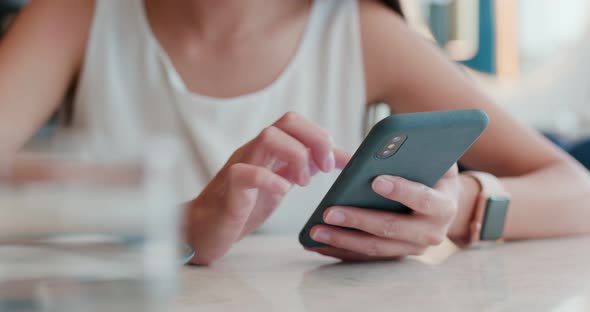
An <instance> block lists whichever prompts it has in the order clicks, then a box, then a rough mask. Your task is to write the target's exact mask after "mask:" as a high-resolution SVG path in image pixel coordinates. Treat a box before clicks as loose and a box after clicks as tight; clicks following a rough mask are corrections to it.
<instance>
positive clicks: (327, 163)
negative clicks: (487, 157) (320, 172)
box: [323, 151, 336, 172]
mask: <svg viewBox="0 0 590 312" xmlns="http://www.w3.org/2000/svg"><path fill="white" fill-rule="evenodd" d="M323 167H324V170H325V171H326V172H329V171H332V170H334V168H335V167H336V157H334V152H333V151H330V154H328V158H326V160H324V166H323Z"/></svg>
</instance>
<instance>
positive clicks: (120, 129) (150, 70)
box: [73, 0, 366, 232]
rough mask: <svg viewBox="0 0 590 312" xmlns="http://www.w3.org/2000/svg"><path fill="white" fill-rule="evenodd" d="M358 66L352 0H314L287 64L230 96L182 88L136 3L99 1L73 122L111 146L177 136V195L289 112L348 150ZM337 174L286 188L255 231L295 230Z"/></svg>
mask: <svg viewBox="0 0 590 312" xmlns="http://www.w3.org/2000/svg"><path fill="white" fill-rule="evenodd" d="M363 73H364V71H363V63H362V51H361V41H360V29H359V17H358V4H357V2H356V0H315V1H314V3H313V7H312V10H311V13H310V16H309V18H308V21H307V26H306V30H305V32H304V35H303V37H302V40H301V42H300V44H299V47H298V50H297V52H296V54H295V56H294V57H293V58H292V60H291V61H290V64H289V65H288V66H287V68H286V69H285V70H284V71H283V72H282V73H281V74H280V76H279V77H278V78H277V79H276V80H275V81H274V82H273V83H271V84H270V85H269V86H267V87H265V88H263V89H262V90H259V91H256V92H253V93H250V94H246V95H243V96H238V97H234V98H213V97H209V96H203V95H199V94H195V93H193V92H191V91H189V90H188V89H187V88H186V86H185V85H184V83H183V81H182V79H181V77H180V75H179V74H178V72H177V71H176V70H175V68H174V66H173V65H172V62H171V61H170V59H169V58H168V56H167V54H166V52H165V51H164V50H163V49H162V47H161V46H160V45H159V43H158V41H157V40H156V38H155V37H154V34H153V33H152V32H151V29H150V27H149V23H148V21H147V18H146V14H145V10H144V5H143V0H125V1H121V0H97V1H96V9H95V14H94V19H93V22H92V27H91V33H90V38H89V42H88V46H87V51H86V56H85V62H84V65H83V69H82V72H81V77H80V81H79V85H78V90H77V94H76V97H75V101H74V114H73V125H74V127H80V128H82V129H83V130H84V131H86V132H88V133H89V134H90V135H91V136H92V137H93V138H94V139H98V140H101V141H103V142H108V145H109V146H110V148H122V147H125V146H129V145H132V144H134V143H135V142H139V141H140V140H142V139H145V138H149V137H151V136H153V135H159V134H166V135H170V136H173V137H176V138H178V139H179V140H180V141H181V142H182V144H184V145H185V146H184V147H185V148H184V152H183V153H182V154H183V155H179V157H180V159H181V166H180V167H181V170H179V172H178V173H177V176H178V179H179V182H180V184H181V185H182V187H181V189H180V198H179V202H184V201H186V200H190V199H193V198H195V197H196V196H197V195H198V194H199V192H200V191H201V190H202V189H203V188H204V186H205V185H206V184H207V183H208V181H210V180H211V178H212V177H213V176H214V175H215V173H216V172H217V171H218V170H219V169H220V168H221V167H222V166H223V164H224V163H225V162H226V160H227V159H228V158H229V156H230V155H231V154H232V153H233V152H234V151H235V150H236V149H237V148H238V147H240V146H241V145H243V144H244V143H246V142H248V141H249V140H251V139H252V138H254V137H255V136H256V135H257V134H258V133H259V132H260V131H261V130H262V129H264V128H265V127H267V126H269V125H270V124H272V123H273V122H274V121H276V120H277V119H278V118H280V117H281V116H282V115H283V114H284V113H286V112H288V111H295V112H298V113H301V114H302V115H304V116H306V117H308V118H310V119H311V120H313V121H315V122H316V123H318V124H319V125H321V126H322V127H324V128H326V129H327V130H328V131H329V132H330V133H331V134H332V136H333V138H334V141H335V142H336V144H337V145H338V146H339V147H341V148H343V149H344V150H346V151H348V152H353V151H354V150H355V149H356V147H357V146H358V144H359V143H360V141H361V139H362V136H363V126H364V117H365V107H366V103H365V102H366V97H365V81H364V76H363ZM245 79H246V78H245ZM131 125H136V126H131ZM336 175H337V172H335V173H333V174H328V175H326V174H322V173H320V174H318V175H317V176H316V177H314V178H313V179H312V183H311V184H310V185H309V186H307V187H305V188H299V187H296V188H294V189H293V190H292V191H291V192H290V193H289V194H288V195H287V197H286V198H285V200H284V201H283V202H282V204H281V206H280V207H279V208H278V209H277V211H276V212H275V214H274V215H273V216H272V217H271V218H270V219H269V220H268V221H267V222H266V223H265V225H264V226H263V227H262V229H261V231H274V232H294V231H297V230H299V229H300V228H301V227H302V226H303V224H304V222H305V221H306V219H307V218H308V217H309V215H310V214H311V212H312V211H313V210H314V209H315V207H316V206H317V204H318V203H319V201H320V200H321V198H322V196H323V195H324V194H325V192H326V191H327V190H328V188H329V187H330V185H331V183H332V181H333V180H334V178H335V176H336Z"/></svg>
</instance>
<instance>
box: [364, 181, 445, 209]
mask: <svg viewBox="0 0 590 312" xmlns="http://www.w3.org/2000/svg"><path fill="white" fill-rule="evenodd" d="M372 188H373V190H374V191H375V192H376V193H377V194H379V195H381V196H383V197H385V198H388V199H391V200H393V201H397V202H399V203H402V204H404V205H406V206H407V207H410V208H411V209H412V210H414V211H416V212H418V213H420V214H424V215H427V216H431V217H436V218H441V219H447V218H452V217H453V216H454V215H455V210H456V209H455V205H454V203H453V202H452V201H451V200H450V199H449V198H447V197H446V196H444V194H443V193H441V192H439V191H437V190H435V189H433V188H430V187H428V186H426V185H424V184H421V183H417V182H413V181H409V180H406V179H403V178H401V177H392V176H379V177H377V178H375V179H374V180H373V183H372Z"/></svg>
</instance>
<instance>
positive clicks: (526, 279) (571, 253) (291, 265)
mask: <svg viewBox="0 0 590 312" xmlns="http://www.w3.org/2000/svg"><path fill="white" fill-rule="evenodd" d="M174 305H175V307H174V309H173V310H172V311H355V312H359V311H361V312H366V311H590V237H578V238H567V239H556V240H544V241H529V242H511V243H506V244H502V245H493V246H487V247H485V248H478V249H470V250H459V249H458V248H456V247H455V246H454V245H452V243H451V242H446V243H445V244H443V245H442V246H440V247H437V248H436V249H435V250H432V251H430V252H428V253H427V254H426V255H424V256H422V257H417V258H416V257H413V258H406V259H403V260H400V261H393V262H380V263H364V264H346V263H340V262H339V261H337V260H335V259H331V258H327V257H323V256H320V255H317V254H314V253H311V252H307V251H305V250H303V248H302V247H301V246H300V245H299V244H298V242H297V237H296V236H295V235H293V236H268V235H266V236H265V235H254V236H250V237H248V238H246V239H244V240H243V241H241V242H239V243H238V244H237V245H236V246H235V247H234V248H233V249H232V250H231V252H230V253H229V254H228V255H227V256H226V257H225V258H224V259H222V260H221V261H220V262H218V263H215V264H214V265H212V266H210V267H197V266H186V267H184V268H182V270H181V272H180V289H179V293H178V295H177V297H176V300H175V303H174Z"/></svg>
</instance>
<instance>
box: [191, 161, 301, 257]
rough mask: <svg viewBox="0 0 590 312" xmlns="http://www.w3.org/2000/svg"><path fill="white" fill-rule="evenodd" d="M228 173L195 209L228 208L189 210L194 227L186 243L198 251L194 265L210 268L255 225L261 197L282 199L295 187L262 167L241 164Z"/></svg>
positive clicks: (221, 177) (215, 183)
mask: <svg viewBox="0 0 590 312" xmlns="http://www.w3.org/2000/svg"><path fill="white" fill-rule="evenodd" d="M226 170H227V171H226V172H225V175H224V176H220V177H219V178H216V179H214V181H213V182H212V183H210V184H209V185H208V186H207V188H206V189H205V190H204V191H203V193H202V194H204V195H203V196H200V197H198V198H197V199H196V200H195V202H194V205H195V206H201V207H208V206H215V205H219V203H225V205H222V206H221V209H190V210H188V213H187V218H188V219H189V223H190V224H192V225H193V226H192V228H191V231H190V232H189V233H188V234H187V239H188V241H189V243H190V244H191V246H193V247H195V249H196V250H198V251H199V252H197V253H196V256H195V258H194V259H193V262H195V263H199V264H208V263H211V262H212V261H214V260H215V259H218V258H220V257H221V256H223V255H224V254H225V253H226V252H227V250H228V249H229V248H230V247H231V245H232V244H233V243H234V242H235V241H236V240H237V239H239V238H240V237H241V235H242V233H243V231H244V230H246V227H248V223H252V222H253V221H251V220H253V219H252V218H253V217H254V216H255V215H253V208H254V207H255V204H256V200H257V198H258V194H259V193H261V192H266V193H271V194H274V195H275V196H278V197H281V198H282V197H283V196H284V195H285V194H287V192H288V191H289V190H290V188H291V186H292V185H291V183H289V181H287V180H285V179H284V178H282V177H281V176H279V175H277V174H275V173H274V172H272V171H270V170H268V169H266V168H263V167H258V166H254V165H249V164H243V163H239V164H234V165H232V166H230V167H228V168H227V169H226ZM275 207H276V205H275V206H274V207H269V209H273V208H275ZM271 212H272V210H270V211H267V212H265V213H266V214H270V213H271Z"/></svg>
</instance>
